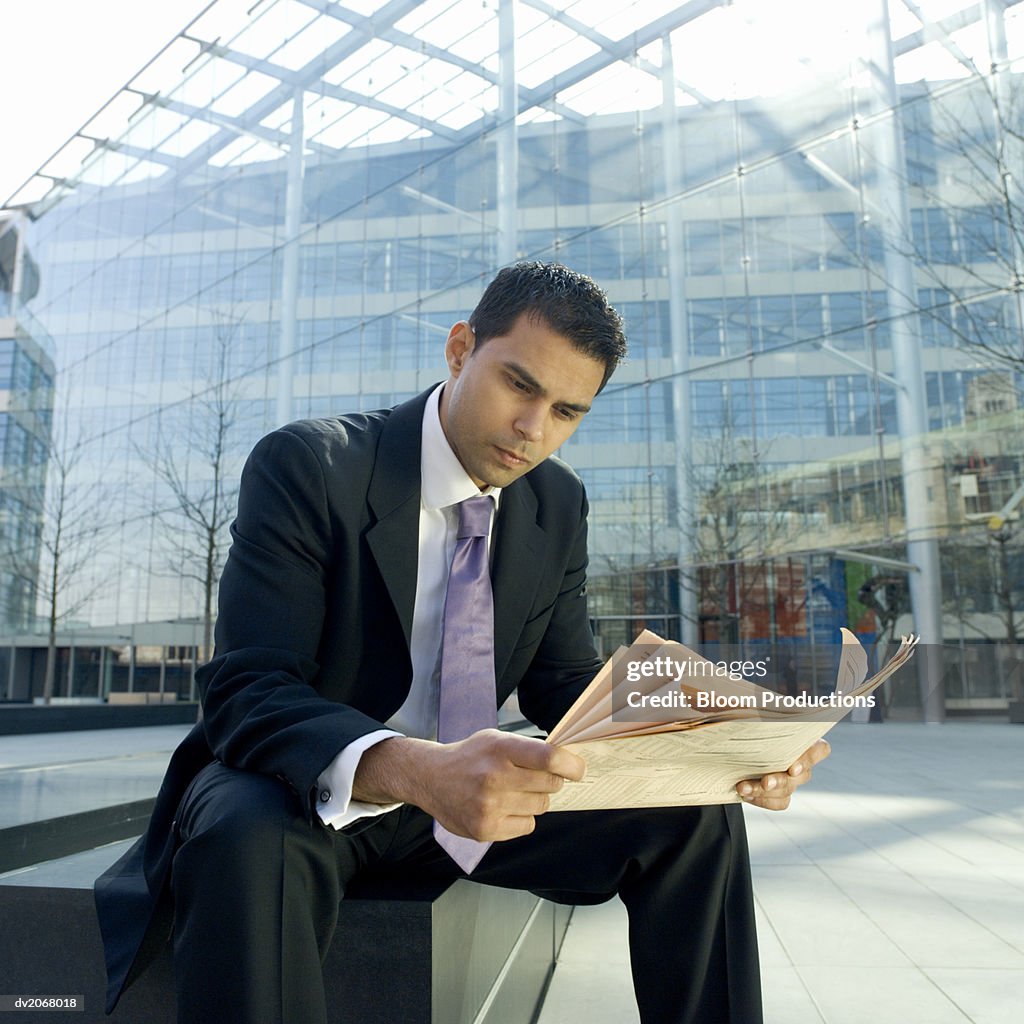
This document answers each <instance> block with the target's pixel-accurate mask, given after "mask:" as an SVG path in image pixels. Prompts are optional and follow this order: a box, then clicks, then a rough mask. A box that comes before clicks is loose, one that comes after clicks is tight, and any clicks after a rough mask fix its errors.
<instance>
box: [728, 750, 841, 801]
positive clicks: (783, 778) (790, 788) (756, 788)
mask: <svg viewBox="0 0 1024 1024" xmlns="http://www.w3.org/2000/svg"><path fill="white" fill-rule="evenodd" d="M831 752H832V748H831V747H830V746H829V745H828V743H827V742H826V741H825V740H818V741H817V742H816V743H815V744H814V745H813V746H811V747H808V748H807V749H806V750H805V751H804V752H803V753H802V754H801V755H800V756H799V757H798V758H797V759H796V761H794V762H793V764H791V765H790V766H789V771H785V772H772V773H771V774H769V775H763V776H762V777H761V778H760V779H746V780H744V781H743V782H741V783H740V784H739V785H738V786H737V787H736V792H738V793H739V795H740V796H741V797H742V798H743V802H744V803H748V804H753V805H754V806H755V807H765V808H767V809H768V810H769V811H784V810H785V809H786V808H787V807H788V806H789V801H790V799H791V798H792V796H793V794H794V793H795V792H796V788H797V786H802V785H803V784H804V783H805V782H810V781H811V772H812V770H813V769H814V766H815V765H816V764H817V763H818V762H819V761H824V760H825V758H826V757H828V755H829V754H830V753H831Z"/></svg>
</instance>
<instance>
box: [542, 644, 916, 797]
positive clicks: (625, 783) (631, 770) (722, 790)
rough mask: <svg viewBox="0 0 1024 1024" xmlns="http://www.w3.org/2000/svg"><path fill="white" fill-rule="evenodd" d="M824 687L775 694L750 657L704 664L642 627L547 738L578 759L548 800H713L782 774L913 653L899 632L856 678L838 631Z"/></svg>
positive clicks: (860, 666) (856, 657)
mask: <svg viewBox="0 0 1024 1024" xmlns="http://www.w3.org/2000/svg"><path fill="white" fill-rule="evenodd" d="M842 635H843V644H842V650H841V653H840V657H839V668H838V671H837V673H836V684H835V688H834V690H833V691H832V692H831V693H828V694H817V695H812V694H806V693H805V694H795V695H794V694H782V693H778V692H776V691H775V690H771V689H768V688H766V687H763V686H759V685H758V684H757V683H754V682H751V681H750V680H749V679H747V678H745V677H744V676H745V675H754V676H756V675H758V663H757V662H753V661H731V662H728V663H726V662H713V661H710V660H708V659H707V658H703V657H701V655H699V654H697V653H696V652H694V651H691V650H690V649H689V648H687V647H684V646H683V645H682V644H679V643H675V642H674V641H667V640H663V639H662V638H661V637H659V636H658V635H657V634H655V633H652V632H650V630H645V631H644V632H643V633H641V634H640V635H639V636H638V637H637V638H636V640H635V641H634V642H633V644H632V645H631V646H630V647H629V648H620V649H619V650H618V651H617V652H616V653H615V654H614V655H613V656H612V658H611V660H610V661H608V662H607V663H606V664H605V666H604V667H603V668H602V669H601V671H600V672H599V673H598V674H597V675H596V676H595V677H594V679H593V681H592V682H591V684H590V686H588V687H587V689H586V690H585V691H584V692H583V693H582V694H581V695H580V697H579V699H578V700H577V701H576V703H575V704H574V705H573V706H572V707H571V708H570V709H569V710H568V711H567V712H566V714H565V716H564V717H563V718H562V720H561V722H559V723H558V725H557V726H556V727H555V728H554V729H553V730H552V732H551V735H550V736H549V737H548V742H549V743H552V744H555V745H557V746H562V747H566V748H567V749H569V750H571V751H572V752H573V753H575V754H578V755H579V756H580V757H582V758H583V760H584V761H586V763H587V774H586V777H585V778H584V779H583V780H582V781H581V782H566V784H565V785H564V786H563V787H562V789H561V790H560V791H559V792H558V793H555V794H554V795H553V796H552V797H551V810H553V811H585V810H599V809H608V808H613V807H668V806H681V805H686V804H724V803H737V802H739V800H740V797H739V795H738V794H737V792H736V785H737V783H739V782H742V781H743V780H744V779H753V778H759V777H760V776H762V775H764V774H766V773H768V772H778V771H785V770H786V769H787V768H789V766H790V765H791V764H792V763H793V762H794V761H795V760H796V759H797V758H798V757H799V756H800V755H801V754H802V753H803V752H804V751H805V750H806V749H807V748H808V747H810V746H811V745H812V744H813V743H814V742H815V741H816V740H818V739H820V738H821V737H822V736H824V735H825V733H827V732H828V731H829V729H831V728H832V726H833V725H835V724H836V722H838V721H840V720H841V719H842V718H843V717H844V716H845V715H846V714H848V713H849V712H850V711H851V710H852V709H853V708H855V707H864V706H870V704H871V703H872V702H873V698H871V697H870V694H871V692H872V691H873V690H874V689H875V688H876V687H878V686H880V685H881V684H882V683H883V682H884V681H885V680H886V679H888V678H889V676H891V675H892V674H893V673H894V672H896V671H897V670H898V669H899V668H901V667H902V666H903V665H904V664H905V663H906V662H907V660H908V659H909V658H910V657H911V655H912V654H913V653H914V647H915V646H916V644H917V640H918V638H917V637H914V636H909V637H902V638H901V642H900V646H899V649H898V650H897V651H896V653H895V654H894V655H893V657H892V658H891V659H890V660H889V661H888V662H887V663H886V665H885V666H884V667H883V668H882V669H881V670H880V671H878V672H876V673H875V674H874V675H873V676H870V677H868V658H867V654H866V653H865V651H864V648H863V647H862V646H861V644H860V642H859V641H858V640H857V638H856V637H855V636H854V635H853V633H851V632H850V631H849V630H848V629H843V630H842Z"/></svg>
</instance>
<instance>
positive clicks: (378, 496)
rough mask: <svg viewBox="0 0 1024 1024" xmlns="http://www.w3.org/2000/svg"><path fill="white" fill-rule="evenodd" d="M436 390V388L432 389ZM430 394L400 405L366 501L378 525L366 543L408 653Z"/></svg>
mask: <svg viewBox="0 0 1024 1024" xmlns="http://www.w3.org/2000/svg"><path fill="white" fill-rule="evenodd" d="M431 390H433V389H431ZM429 394H430V391H425V392H424V393H423V394H422V395H419V396H418V397H416V398H414V399H412V401H409V402H406V403H405V404H403V405H400V406H398V407H397V408H396V409H395V410H394V411H393V412H392V413H391V415H390V416H389V417H388V420H387V422H386V423H385V425H384V429H383V431H382V432H381V438H380V443H379V444H378V446H377V458H376V461H375V462H374V468H373V476H372V477H371V479H370V487H369V491H368V492H367V499H368V501H369V504H370V508H371V509H372V511H373V513H374V515H375V516H376V519H377V521H376V523H375V524H374V525H373V526H372V527H371V528H370V529H369V530H368V531H367V534H366V541H367V543H368V545H369V547H370V552H371V553H372V555H373V558H374V560H375V561H376V563H377V568H378V569H379V570H380V574H381V577H382V578H383V580H384V585H385V586H386V587H387V590H388V594H389V595H390V597H391V601H392V603H393V604H394V606H395V611H396V612H397V613H398V619H399V621H400V622H401V624H402V633H403V634H404V636H405V644H406V647H407V648H408V647H409V646H410V645H411V642H412V611H413V605H414V604H415V601H416V563H417V561H418V559H419V522H420V519H419V517H420V444H421V440H422V435H423V408H424V406H425V405H426V400H427V396H428V395H429Z"/></svg>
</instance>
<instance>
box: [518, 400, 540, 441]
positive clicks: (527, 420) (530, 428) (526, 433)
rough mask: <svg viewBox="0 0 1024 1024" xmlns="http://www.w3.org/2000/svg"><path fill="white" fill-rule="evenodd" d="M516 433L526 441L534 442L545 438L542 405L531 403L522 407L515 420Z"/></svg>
mask: <svg viewBox="0 0 1024 1024" xmlns="http://www.w3.org/2000/svg"><path fill="white" fill-rule="evenodd" d="M515 429H516V433H517V434H519V436H520V437H521V438H523V440H525V441H531V442H533V443H534V444H536V443H537V442H539V441H541V440H543V438H544V410H543V409H541V408H540V405H539V404H538V405H530V406H529V407H527V408H526V409H520V411H519V415H518V416H517V417H516V422H515Z"/></svg>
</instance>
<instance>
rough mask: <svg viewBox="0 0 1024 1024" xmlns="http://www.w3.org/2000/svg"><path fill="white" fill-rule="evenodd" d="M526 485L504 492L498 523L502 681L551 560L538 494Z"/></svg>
mask: <svg viewBox="0 0 1024 1024" xmlns="http://www.w3.org/2000/svg"><path fill="white" fill-rule="evenodd" d="M527 481H528V478H526V477H523V478H522V479H520V480H517V481H516V482H515V483H514V484H512V485H511V486H509V487H506V488H505V489H504V490H503V491H502V492H501V507H500V509H499V512H498V521H497V523H495V539H494V557H493V559H492V567H491V577H492V582H493V586H494V674H495V678H497V679H501V676H502V673H503V672H504V671H505V667H506V666H507V665H508V662H509V659H510V658H511V657H512V651H513V650H514V649H515V645H516V641H517V640H518V639H519V636H520V634H521V632H522V628H523V623H524V622H525V621H526V616H527V615H528V614H529V611H530V608H531V606H532V604H533V598H534V595H535V594H536V592H537V586H538V584H539V582H540V578H541V576H542V575H543V572H544V565H545V564H546V562H547V553H548V537H547V534H546V533H545V532H544V530H542V529H541V527H540V526H538V525H537V496H536V494H534V492H533V489H532V488H531V487H530V485H529V483H528V482H527ZM530 567H535V568H534V569H533V570H532V571H531V568H530ZM524 568H525V571H524Z"/></svg>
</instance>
